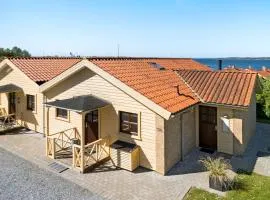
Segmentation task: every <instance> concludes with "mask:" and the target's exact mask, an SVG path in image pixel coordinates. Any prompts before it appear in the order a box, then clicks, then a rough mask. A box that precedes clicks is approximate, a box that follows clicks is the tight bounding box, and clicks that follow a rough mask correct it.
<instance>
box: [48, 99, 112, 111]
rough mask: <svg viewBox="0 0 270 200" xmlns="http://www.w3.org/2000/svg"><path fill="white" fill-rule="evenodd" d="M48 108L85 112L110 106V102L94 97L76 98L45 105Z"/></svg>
mask: <svg viewBox="0 0 270 200" xmlns="http://www.w3.org/2000/svg"><path fill="white" fill-rule="evenodd" d="M45 104H46V105H47V106H52V107H56V108H63V109H67V110H73V111H78V112H85V111H89V110H94V109H97V108H101V107H104V106H106V105H109V104H110V103H109V102H108V101H105V100H103V99H100V98H98V97H95V96H93V95H84V96H76V97H73V98H70V99H63V100H56V101H52V102H47V103H45Z"/></svg>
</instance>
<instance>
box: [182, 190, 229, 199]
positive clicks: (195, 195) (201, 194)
mask: <svg viewBox="0 0 270 200" xmlns="http://www.w3.org/2000/svg"><path fill="white" fill-rule="evenodd" d="M206 199H207V200H217V199H218V200H219V199H224V198H222V197H220V196H218V195H216V194H213V193H210V192H207V191H205V190H202V189H198V188H191V189H190V190H189V192H188V193H187V194H186V196H185V197H184V200H206Z"/></svg>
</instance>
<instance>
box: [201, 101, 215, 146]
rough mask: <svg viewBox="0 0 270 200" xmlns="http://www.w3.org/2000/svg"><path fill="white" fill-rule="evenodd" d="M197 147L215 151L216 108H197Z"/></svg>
mask: <svg viewBox="0 0 270 200" xmlns="http://www.w3.org/2000/svg"><path fill="white" fill-rule="evenodd" d="M199 143H200V144H199V145H200V147H204V148H209V149H213V150H216V149H217V108H215V107H210V106H200V107H199Z"/></svg>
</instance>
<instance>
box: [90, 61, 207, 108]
mask: <svg viewBox="0 0 270 200" xmlns="http://www.w3.org/2000/svg"><path fill="white" fill-rule="evenodd" d="M89 60H90V61H91V62H92V63H94V64H96V65H97V66H99V67H100V68H102V69H103V70H104V71H106V72H108V73H109V74H111V75H112V76H114V77H115V78H117V79H119V80H120V81H121V82H123V83H125V84H126V85H128V86H129V87H131V88H133V89H134V90H136V91H137V92H139V93H141V94H142V95H144V96H145V97H147V98H148V99H150V100H152V101H153V102H155V103H156V104H158V105H160V106H161V107H163V108H164V109H166V110H168V111H169V112H172V113H175V112H177V111H180V110H182V109H185V108H187V107H189V106H191V105H194V104H196V103H198V102H199V99H198V98H197V97H196V95H195V94H194V93H193V92H192V91H191V90H190V88H189V87H188V86H187V85H186V84H185V83H184V82H183V81H182V80H181V79H179V77H178V76H177V75H176V74H175V73H174V72H173V71H172V70H171V69H198V70H210V68H208V67H207V66H205V65H202V64H200V63H198V62H195V61H193V60H192V59H169V58H168V59H166V58H163V59H158V58H137V59H110V58H105V59H104V58H102V59H100V58H89ZM151 63H157V64H159V65H161V66H162V67H164V68H166V69H167V70H159V69H156V68H154V67H153V66H152V65H151ZM168 69H169V70H168ZM177 87H178V89H179V93H180V94H178V91H177Z"/></svg>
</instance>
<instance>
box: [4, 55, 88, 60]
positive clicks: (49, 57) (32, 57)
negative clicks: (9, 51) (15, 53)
mask: <svg viewBox="0 0 270 200" xmlns="http://www.w3.org/2000/svg"><path fill="white" fill-rule="evenodd" d="M7 58H8V59H11V60H14V59H22V60H31V59H33V60H34V59H35V60H38V59H83V57H80V56H73V57H71V56H31V57H7Z"/></svg>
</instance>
